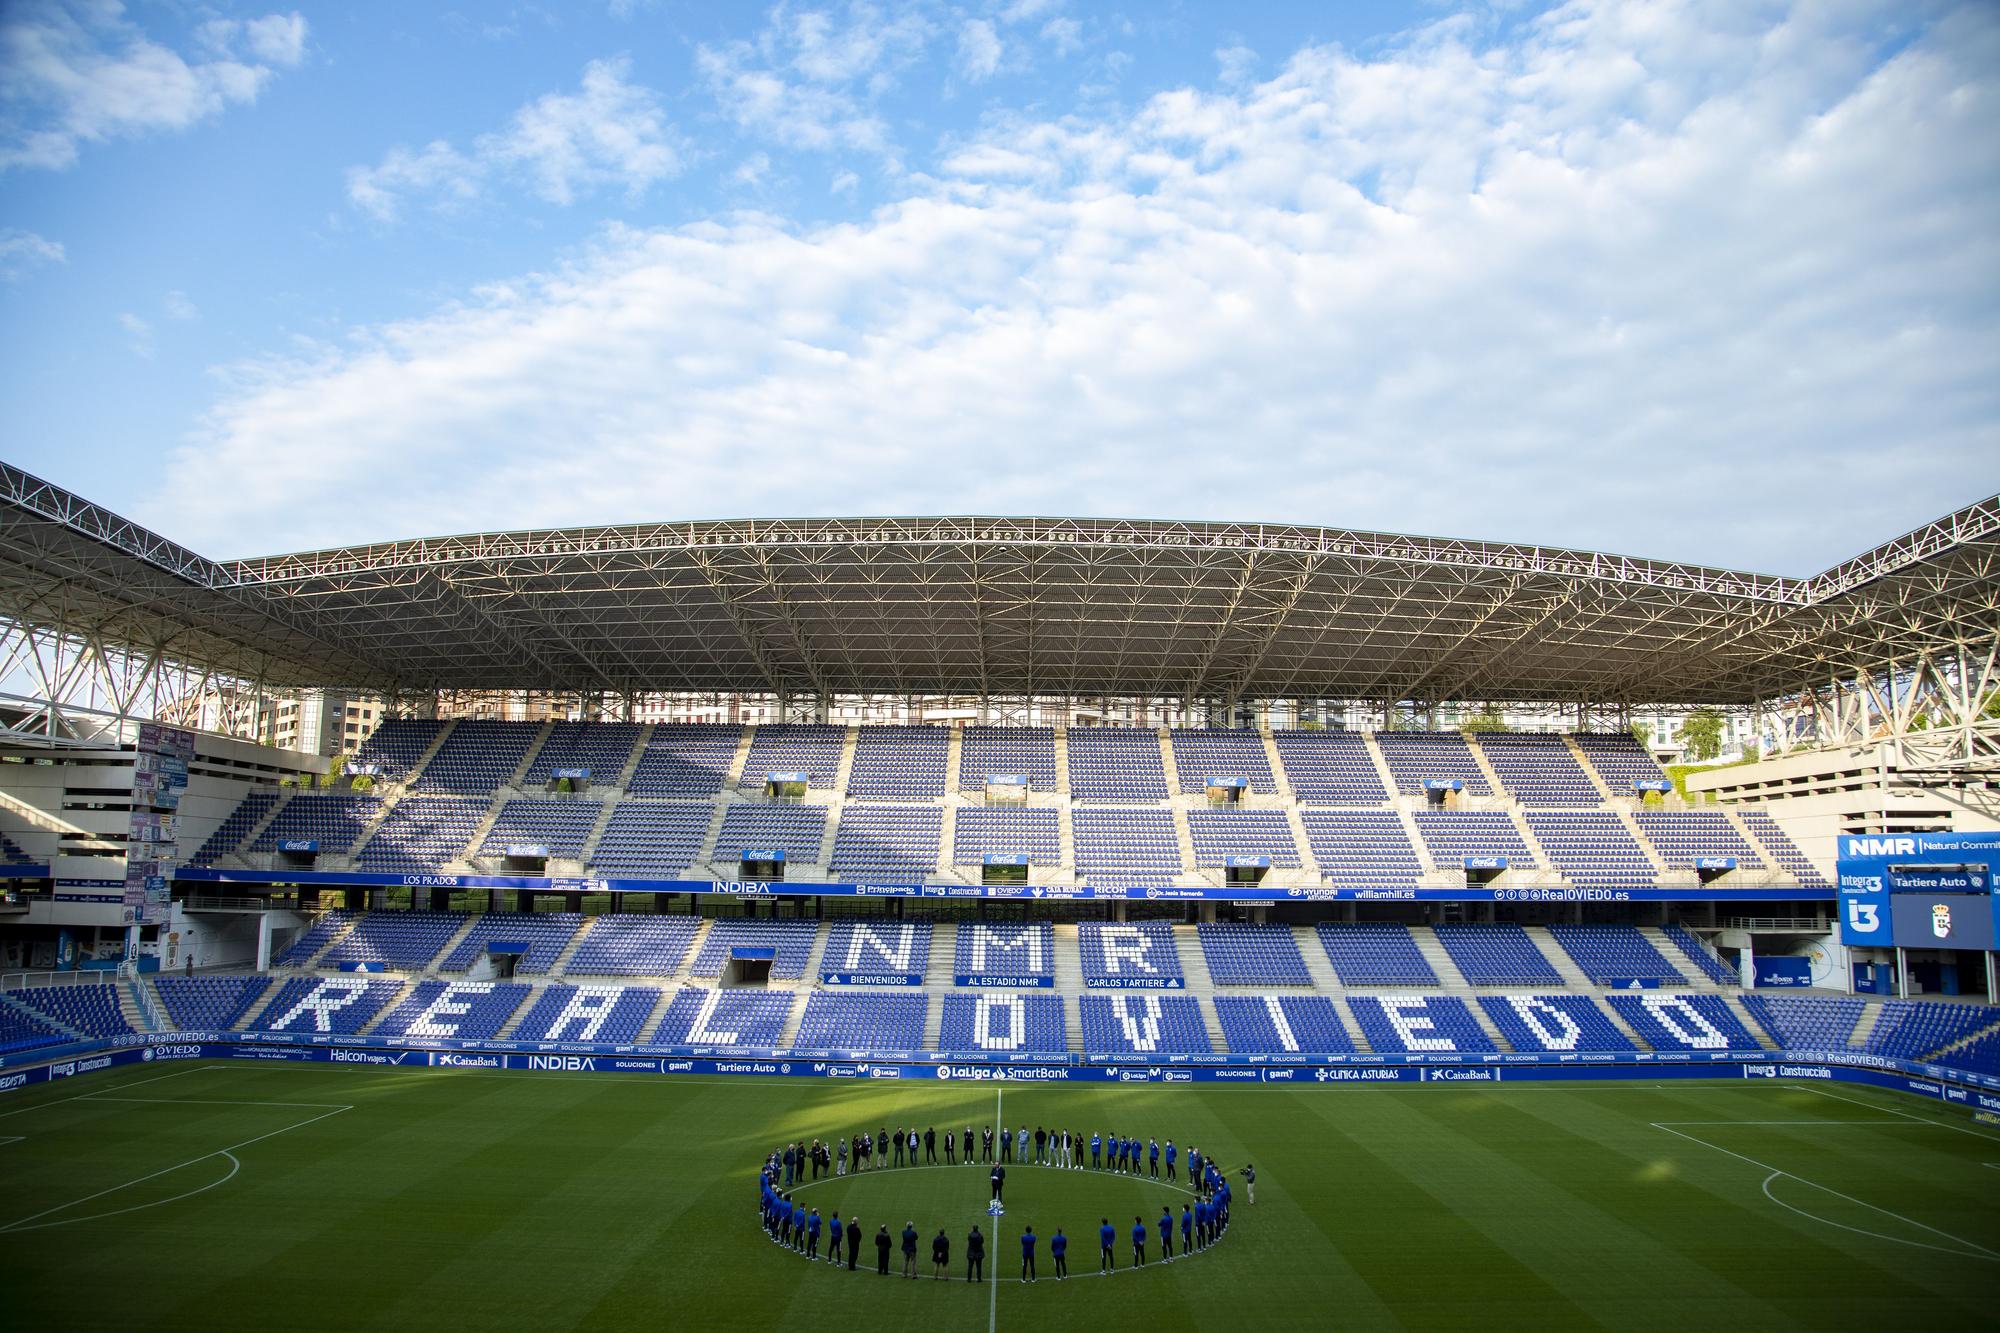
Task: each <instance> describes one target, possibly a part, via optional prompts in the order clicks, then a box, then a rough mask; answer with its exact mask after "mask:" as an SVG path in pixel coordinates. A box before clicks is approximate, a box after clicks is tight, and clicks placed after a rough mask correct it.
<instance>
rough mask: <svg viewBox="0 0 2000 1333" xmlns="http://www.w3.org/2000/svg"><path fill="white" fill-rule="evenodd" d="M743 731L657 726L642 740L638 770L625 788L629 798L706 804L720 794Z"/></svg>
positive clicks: (689, 725) (693, 725)
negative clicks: (673, 798)
mask: <svg viewBox="0 0 2000 1333" xmlns="http://www.w3.org/2000/svg"><path fill="white" fill-rule="evenodd" d="M742 739H743V728H741V727H736V726H722V725H717V724H712V723H687V724H682V725H674V726H668V725H661V726H657V727H654V728H653V734H652V735H651V736H650V737H648V738H647V740H646V748H645V751H644V752H643V753H642V754H641V755H640V756H639V766H638V767H637V768H635V769H633V770H632V780H631V781H630V782H628V783H626V784H625V790H626V793H627V794H629V795H632V796H684V797H690V798H698V799H701V800H707V799H708V798H710V797H712V796H714V795H715V794H716V793H717V792H718V791H721V790H722V784H723V783H724V782H725V781H726V780H727V779H728V777H729V766H730V764H732V763H734V762H735V760H736V747H737V746H738V745H739V744H741V743H742Z"/></svg>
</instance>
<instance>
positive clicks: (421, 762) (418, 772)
mask: <svg viewBox="0 0 2000 1333" xmlns="http://www.w3.org/2000/svg"><path fill="white" fill-rule="evenodd" d="M457 730H458V719H457V718H452V719H450V720H449V721H447V722H446V723H445V724H444V725H443V726H441V727H439V728H438V730H437V735H435V736H433V737H431V743H430V744H429V745H427V746H425V747H424V752H423V753H422V754H420V755H418V756H417V762H415V763H414V764H411V765H410V771H409V772H407V773H405V774H403V778H402V781H401V782H400V783H399V784H397V794H398V795H400V794H401V793H402V792H405V791H408V790H409V789H410V784H411V783H412V782H415V781H416V780H417V779H418V778H419V777H421V776H423V772H424V770H425V769H426V768H428V767H430V762H431V760H433V759H435V758H437V752H438V751H439V750H442V749H443V748H444V743H445V742H446V741H448V740H450V739H451V734H452V733H453V732H455V731H457ZM370 831H371V832H372V831H373V830H370ZM363 836H364V837H365V836H366V835H365V834H364V835H363ZM354 848H355V850H356V851H359V850H360V849H361V844H360V843H359V842H357V843H355V844H354Z"/></svg>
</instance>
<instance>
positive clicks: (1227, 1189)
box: [757, 1125, 1257, 1282]
mask: <svg viewBox="0 0 2000 1333" xmlns="http://www.w3.org/2000/svg"><path fill="white" fill-rule="evenodd" d="M996 1141H997V1143H998V1145H999V1155H998V1156H997V1157H996V1156H995V1155H994V1146H995V1143H996ZM973 1142H974V1141H973V1130H972V1127H971V1126H969V1125H968V1126H967V1127H966V1129H965V1133H964V1135H963V1137H962V1138H960V1137H958V1136H955V1135H954V1134H953V1133H952V1132H951V1131H950V1130H946V1131H945V1132H944V1134H943V1135H942V1136H940V1135H939V1134H938V1133H937V1131H936V1129H935V1128H934V1127H933V1128H930V1129H926V1130H924V1131H923V1133H922V1134H919V1133H918V1132H917V1131H916V1130H915V1129H914V1128H911V1129H904V1128H901V1127H898V1128H897V1129H896V1131H895V1133H894V1134H891V1133H890V1132H889V1130H887V1129H886V1128H885V1129H881V1130H878V1131H877V1132H876V1133H875V1134H874V1135H873V1136H872V1137H871V1136H870V1135H868V1134H856V1135H854V1136H853V1137H852V1138H846V1139H836V1140H834V1142H833V1144H832V1145H831V1146H829V1145H828V1144H827V1143H826V1142H824V1141H823V1140H820V1139H814V1140H813V1141H812V1143H811V1144H809V1145H808V1144H804V1143H788V1144H786V1145H785V1146H784V1147H783V1148H781V1149H777V1150H775V1151H773V1152H772V1153H771V1155H770V1156H769V1157H768V1158H766V1159H765V1161H764V1165H763V1168H762V1169H761V1170H760V1171H759V1172H758V1177H757V1189H758V1211H759V1215H760V1216H761V1218H762V1220H763V1226H764V1231H765V1234H766V1235H768V1236H769V1237H770V1239H771V1241H772V1242H773V1243H774V1244H778V1245H783V1246H785V1247H786V1248H787V1249H790V1250H794V1251H796V1252H797V1253H799V1254H803V1255H804V1256H806V1258H808V1259H813V1260H817V1259H819V1258H820V1242H821V1239H822V1237H824V1238H825V1240H826V1262H827V1263H828V1264H830V1265H832V1266H834V1267H836V1268H838V1267H839V1266H840V1265H841V1264H842V1263H843V1262H844V1263H845V1264H846V1266H847V1269H848V1271H849V1272H853V1271H855V1269H856V1266H857V1265H858V1263H859V1261H860V1256H861V1243H862V1237H863V1234H864V1233H863V1229H862V1226H861V1219H860V1218H859V1217H858V1216H854V1215H849V1216H848V1217H846V1218H844V1219H843V1218H842V1217H841V1215H840V1212H839V1210H838V1209H836V1210H835V1211H834V1212H833V1214H832V1215H831V1217H822V1216H821V1215H820V1211H819V1209H818V1208H813V1207H807V1206H806V1205H804V1204H801V1203H798V1202H797V1201H795V1200H794V1199H793V1197H792V1193H791V1191H792V1190H793V1189H795V1188H796V1187H798V1186H800V1185H806V1184H811V1183H814V1182H816V1181H819V1180H821V1179H823V1178H834V1177H839V1176H845V1175H846V1174H847V1173H848V1168H849V1164H850V1163H852V1166H853V1169H854V1171H855V1172H856V1173H857V1174H858V1173H861V1172H866V1171H880V1170H882V1169H884V1168H889V1169H894V1168H898V1167H904V1166H937V1165H941V1164H942V1165H945V1166H955V1165H957V1164H958V1163H959V1161H960V1159H961V1149H960V1147H959V1144H961V1143H962V1144H963V1145H964V1147H963V1149H962V1155H963V1161H964V1162H965V1164H966V1165H968V1166H978V1165H988V1166H990V1167H991V1170H990V1171H989V1172H988V1178H989V1181H990V1183H991V1184H992V1188H993V1203H994V1204H995V1205H996V1207H995V1209H994V1210H993V1211H994V1212H995V1213H996V1215H997V1213H998V1211H999V1210H998V1207H997V1205H999V1204H1001V1203H1002V1202H1003V1200H1004V1196H1005V1190H1006V1184H1007V1164H1008V1163H1010V1162H1013V1163H1015V1164H1017V1165H1032V1166H1047V1167H1055V1168H1057V1169H1059V1170H1076V1171H1081V1170H1084V1169H1086V1163H1085V1160H1084V1154H1085V1152H1086V1151H1088V1153H1089V1162H1088V1168H1089V1169H1091V1170H1097V1171H1111V1172H1114V1173H1117V1174H1121V1175H1135V1176H1136V1175H1140V1174H1142V1172H1143V1174H1144V1175H1146V1176H1147V1178H1149V1179H1152V1180H1161V1179H1165V1180H1169V1181H1173V1182H1175V1184H1176V1186H1177V1187H1178V1185H1179V1181H1180V1174H1179V1168H1180V1165H1181V1161H1182V1156H1181V1152H1180V1150H1179V1149H1178V1148H1177V1147H1176V1146H1175V1145H1174V1141H1173V1140H1172V1139H1168V1140H1167V1141H1166V1145H1165V1147H1164V1149H1163V1148H1162V1146H1161V1144H1160V1141H1159V1140H1158V1139H1148V1140H1146V1141H1145V1142H1144V1143H1141V1142H1140V1140H1138V1139H1136V1138H1134V1139H1128V1138H1123V1137H1120V1136H1117V1135H1111V1136H1106V1135H1104V1134H1092V1135H1091V1136H1090V1138H1089V1139H1087V1140H1086V1139H1085V1138H1084V1137H1083V1135H1082V1134H1080V1133H1076V1132H1074V1131H1070V1130H1054V1131H1051V1130H1048V1129H1046V1128H1043V1127H1041V1126H1037V1127H1036V1128H1035V1129H1034V1130H1033V1132H1032V1133H1031V1132H1030V1131H1029V1129H1028V1127H1027V1126H1026V1125H1022V1126H1021V1127H1020V1129H1019V1130H1018V1131H1015V1132H1012V1133H1010V1132H1008V1131H1007V1130H1005V1129H1001V1130H999V1131H998V1132H997V1133H996V1132H995V1130H994V1129H993V1128H992V1127H991V1126H988V1127H986V1128H985V1129H982V1130H980V1131H979V1139H978V1144H979V1155H978V1156H977V1157H975V1156H974V1155H973ZM940 1144H942V1146H943V1148H944V1161H943V1162H942V1163H940V1162H939V1160H938V1148H939V1146H940ZM919 1152H921V1153H922V1160H921V1161H919V1160H918V1154H919ZM1031 1154H1032V1155H1031ZM1185 1160H1186V1167H1187V1182H1188V1187H1189V1188H1190V1189H1192V1190H1193V1192H1194V1196H1195V1198H1194V1202H1192V1203H1187V1204H1183V1205H1181V1213H1180V1217H1179V1219H1178V1227H1179V1231H1180V1253H1179V1254H1178V1255H1176V1254H1175V1252H1174V1231H1175V1228H1176V1218H1175V1216H1174V1211H1173V1208H1172V1206H1171V1205H1168V1206H1167V1207H1164V1208H1163V1209H1162V1210H1161V1212H1160V1217H1159V1220H1158V1222H1157V1223H1156V1224H1155V1227H1156V1230H1154V1231H1153V1232H1151V1234H1152V1235H1157V1237H1158V1240H1159V1251H1160V1262H1162V1263H1171V1262H1173V1261H1174V1260H1175V1259H1176V1258H1186V1257H1187V1256H1189V1255H1191V1254H1193V1253H1195V1252H1196V1251H1198V1250H1205V1249H1207V1248H1208V1247H1209V1246H1211V1245H1213V1244H1215V1243H1216V1242H1217V1241H1218V1240H1220V1239H1221V1238H1222V1233H1223V1232H1224V1231H1226V1230H1228V1227H1229V1206H1230V1203H1231V1201H1232V1198H1233V1196H1234V1190H1233V1188H1232V1187H1231V1185H1230V1183H1229V1178H1228V1176H1227V1175H1226V1174H1225V1173H1224V1172H1223V1171H1222V1170H1221V1169H1220V1168H1219V1167H1217V1166H1216V1165H1215V1163H1214V1162H1213V1161H1212V1160H1210V1159H1209V1158H1208V1157H1206V1156H1205V1155H1204V1154H1203V1153H1202V1152H1201V1150H1200V1149H1199V1148H1196V1147H1194V1146H1193V1145H1189V1147H1188V1149H1187V1153H1186V1159H1185ZM1163 1162H1164V1164H1165V1175H1164V1176H1162V1174H1161V1166H1162V1163H1163ZM1241 1174H1242V1176H1243V1181H1244V1190H1245V1196H1246V1198H1247V1199H1248V1200H1249V1201H1250V1202H1252V1203H1254V1202H1256V1198H1257V1169H1256V1167H1254V1166H1250V1165H1246V1166H1244V1167H1243V1168H1242V1171H1241ZM1148 1238H1149V1229H1148V1227H1147V1223H1146V1219H1145V1218H1144V1217H1143V1216H1139V1217H1134V1218H1133V1219H1132V1228H1131V1232H1130V1239H1131V1247H1132V1248H1131V1263H1130V1265H1129V1266H1130V1267H1133V1268H1138V1267H1143V1266H1144V1265H1145V1263H1146V1262H1147V1259H1146V1254H1147V1248H1146V1247H1147V1240H1148ZM918 1241H919V1234H918V1232H917V1225H916V1222H915V1221H914V1220H911V1221H908V1222H905V1223H904V1224H903V1230H902V1234H901V1236H900V1237H897V1236H892V1235H891V1234H890V1232H889V1227H888V1225H887V1224H886V1223H885V1224H883V1225H881V1226H879V1227H877V1228H876V1231H875V1271H876V1272H877V1273H878V1274H880V1275H881V1276H883V1277H887V1276H889V1260H890V1255H891V1253H892V1252H893V1251H896V1250H898V1249H900V1251H901V1254H902V1260H903V1264H902V1276H904V1277H907V1278H915V1277H916V1276H917V1253H918ZM1097 1241H1098V1272H1100V1273H1110V1272H1114V1271H1116V1269H1117V1267H1118V1260H1117V1253H1116V1251H1117V1244H1118V1227H1116V1226H1114V1225H1113V1224H1112V1222H1111V1219H1110V1218H1108V1217H1100V1218H1099V1219H1098V1230H1097ZM986 1242H987V1238H986V1236H985V1235H984V1234H983V1233H982V1232H981V1231H980V1229H979V1227H978V1226H977V1225H976V1224H975V1225H974V1226H973V1228H972V1230H971V1231H970V1232H969V1233H968V1234H967V1235H966V1237H965V1280H966V1281H967V1282H980V1281H983V1280H984V1278H985V1264H986ZM1020 1244H1021V1281H1023V1282H1033V1281H1035V1280H1036V1279H1037V1277H1038V1273H1037V1271H1036V1263H1035V1259H1036V1249H1037V1247H1038V1246H1039V1245H1040V1244H1041V1237H1039V1236H1037V1235H1036V1234H1035V1229H1034V1227H1033V1225H1032V1224H1031V1225H1029V1226H1028V1227H1027V1228H1025V1229H1024V1230H1023V1231H1022V1233H1021V1236H1020ZM951 1247H952V1242H951V1237H950V1236H949V1235H948V1234H947V1233H946V1232H945V1230H944V1228H942V1227H940V1228H938V1233H937V1235H936V1236H934V1237H932V1238H931V1277H932V1279H933V1280H938V1279H947V1278H949V1276H950V1268H951ZM1048 1247H1049V1258H1050V1259H1051V1260H1053V1261H1054V1267H1055V1272H1054V1277H1055V1278H1056V1280H1057V1281H1062V1280H1063V1279H1065V1278H1067V1277H1068V1276H1069V1237H1068V1236H1067V1235H1065V1234H1064V1232H1063V1230H1062V1228H1061V1227H1057V1228H1056V1231H1055V1234H1054V1235H1053V1236H1050V1237H1049V1238H1048Z"/></svg>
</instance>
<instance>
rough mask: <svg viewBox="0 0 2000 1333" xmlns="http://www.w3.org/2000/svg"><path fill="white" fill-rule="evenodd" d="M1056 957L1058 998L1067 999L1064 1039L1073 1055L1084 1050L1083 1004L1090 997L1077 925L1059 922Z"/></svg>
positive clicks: (1064, 1006)
mask: <svg viewBox="0 0 2000 1333" xmlns="http://www.w3.org/2000/svg"><path fill="white" fill-rule="evenodd" d="M1053 943H1054V946H1055V957H1054V958H1053V959H1051V960H1050V962H1051V963H1052V964H1053V968H1054V971H1055V978H1056V994H1058V995H1060V996H1062V997H1063V1036H1064V1038H1065V1039H1066V1040H1067V1042H1068V1044H1069V1048H1070V1049H1071V1050H1072V1051H1081V1050H1082V1049H1083V1003H1082V997H1083V996H1084V995H1085V994H1086V992H1085V990H1084V986H1083V950H1082V948H1081V946H1079V945H1078V944H1077V929H1076V923H1074V922H1071V921H1058V922H1056V925H1055V939H1054V941H1053Z"/></svg>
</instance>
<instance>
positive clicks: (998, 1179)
mask: <svg viewBox="0 0 2000 1333" xmlns="http://www.w3.org/2000/svg"><path fill="white" fill-rule="evenodd" d="M992 1180H993V1201H994V1202H995V1203H998V1202H999V1201H1000V1192H1001V1191H1002V1190H1004V1189H1006V1188H1007V1168H1006V1167H1004V1166H1001V1165H999V1164H998V1163H995V1164H994V1167H993V1176H992Z"/></svg>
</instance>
